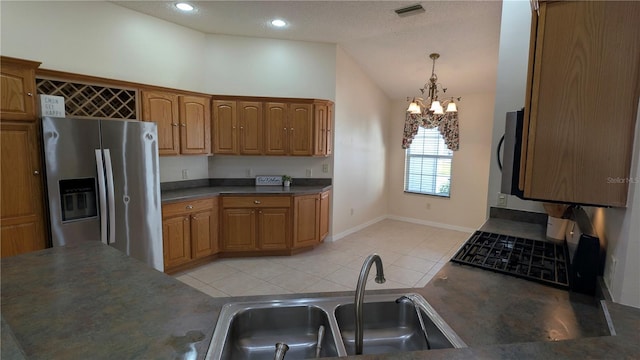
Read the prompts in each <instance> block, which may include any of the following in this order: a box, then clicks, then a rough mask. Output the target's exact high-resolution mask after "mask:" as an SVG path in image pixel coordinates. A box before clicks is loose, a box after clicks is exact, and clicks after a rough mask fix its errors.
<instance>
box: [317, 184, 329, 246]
mask: <svg viewBox="0 0 640 360" xmlns="http://www.w3.org/2000/svg"><path fill="white" fill-rule="evenodd" d="M330 212H331V190H327V191H324V192H322V193H320V237H319V238H320V241H323V240H324V239H325V238H326V237H327V235H329V218H330Z"/></svg>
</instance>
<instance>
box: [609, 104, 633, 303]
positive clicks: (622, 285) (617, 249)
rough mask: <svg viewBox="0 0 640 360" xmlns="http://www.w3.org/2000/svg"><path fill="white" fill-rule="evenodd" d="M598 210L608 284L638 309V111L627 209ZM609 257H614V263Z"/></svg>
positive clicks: (619, 299) (615, 296)
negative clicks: (601, 223) (603, 233)
mask: <svg viewBox="0 0 640 360" xmlns="http://www.w3.org/2000/svg"><path fill="white" fill-rule="evenodd" d="M639 109H640V107H639ZM601 213H602V214H601V215H602V218H603V219H602V221H603V222H604V224H605V226H604V227H605V230H604V232H605V234H606V239H607V240H608V246H607V263H606V266H605V270H604V274H605V276H604V279H605V282H606V284H607V287H608V288H609V290H610V291H611V296H612V297H613V299H614V300H615V301H616V302H620V303H622V304H625V305H630V306H635V307H638V308H640V111H638V116H637V117H636V133H635V145H634V149H633V160H632V163H631V175H630V177H629V195H628V200H627V208H626V209H624V208H610V209H602V210H601ZM612 258H614V259H616V262H617V264H615V266H614V263H613V261H611V259H612Z"/></svg>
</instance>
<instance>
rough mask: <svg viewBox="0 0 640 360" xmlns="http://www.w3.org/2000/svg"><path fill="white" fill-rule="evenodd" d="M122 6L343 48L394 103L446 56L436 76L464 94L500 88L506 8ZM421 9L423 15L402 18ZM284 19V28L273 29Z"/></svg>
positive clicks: (471, 4)
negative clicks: (403, 11) (434, 56)
mask: <svg viewBox="0 0 640 360" xmlns="http://www.w3.org/2000/svg"><path fill="white" fill-rule="evenodd" d="M115 3H116V4H118V5H121V6H123V7H126V8H129V9H132V10H135V11H138V12H141V13H144V14H147V15H150V16H154V17H157V18H160V19H164V20H167V21H169V22H172V23H175V24H179V25H182V26H185V27H188V28H191V29H194V30H198V31H201V32H203V33H207V34H227V35H239V36H251V37H264V38H274V39H286V40H298V41H314V42H326V43H334V44H338V45H339V46H340V47H341V48H343V49H344V50H345V52H346V53H348V54H349V55H350V56H351V57H353V58H354V60H355V61H356V62H357V63H358V64H359V65H360V66H361V67H362V69H363V70H364V71H365V72H366V73H367V74H368V75H369V76H370V77H371V79H372V80H373V81H374V82H375V83H376V84H378V86H379V87H380V88H381V89H382V90H383V91H384V92H385V93H386V94H387V95H388V96H389V97H390V98H392V99H404V98H406V97H407V96H415V95H417V94H419V91H418V89H419V88H420V87H422V86H423V85H424V83H425V82H426V81H427V80H428V79H429V76H430V75H431V65H432V64H431V60H430V59H429V53H432V52H437V53H440V54H441V57H440V59H439V60H438V61H437V62H436V74H437V75H438V77H439V80H440V82H442V84H443V85H444V86H445V87H447V88H448V91H447V93H448V94H451V95H459V94H460V95H461V94H470V93H480V92H487V91H492V90H493V89H494V88H495V82H496V68H497V62H498V45H499V36H500V17H501V10H502V3H501V2H500V1H486V0H483V1H420V2H415V1H189V3H190V4H192V5H193V6H195V8H196V10H195V11H194V12H192V13H183V12H180V11H177V10H176V9H175V6H174V5H175V3H176V2H175V1H116V2H115ZM416 3H419V4H421V5H422V6H423V7H424V9H425V11H424V12H420V13H417V14H415V15H410V16H405V17H400V16H398V15H397V14H396V13H395V12H394V10H395V9H398V8H402V7H406V6H410V5H415V4H416ZM274 18H281V19H284V20H286V21H287V22H288V26H287V27H285V28H280V29H279V28H274V27H272V26H271V24H270V22H271V20H272V19H274Z"/></svg>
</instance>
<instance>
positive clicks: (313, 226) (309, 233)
mask: <svg viewBox="0 0 640 360" xmlns="http://www.w3.org/2000/svg"><path fill="white" fill-rule="evenodd" d="M319 200H320V199H319V195H304V196H296V197H295V198H294V200H293V206H294V214H293V217H294V224H293V247H294V248H296V247H304V246H313V245H316V244H318V242H319V241H318V236H319V220H320V219H319V217H318V212H319V209H320V204H319Z"/></svg>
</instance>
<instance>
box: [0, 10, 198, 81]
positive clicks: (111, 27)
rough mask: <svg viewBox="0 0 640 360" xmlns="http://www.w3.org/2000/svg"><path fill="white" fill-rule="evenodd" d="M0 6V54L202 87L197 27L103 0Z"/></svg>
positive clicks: (114, 76)
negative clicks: (162, 18)
mask: <svg viewBox="0 0 640 360" xmlns="http://www.w3.org/2000/svg"><path fill="white" fill-rule="evenodd" d="M0 6H1V9H2V13H1V16H2V18H1V20H2V21H1V22H0V23H1V25H0V29H1V30H2V35H1V40H2V42H1V53H2V55H5V56H11V57H18V58H24V59H31V60H35V61H41V62H42V65H41V67H42V68H45V69H53V70H60V71H68V72H73V73H78V74H87V75H93V76H99V77H106V78H111V79H118V80H126V81H132V82H140V83H144V84H153V85H160V86H166V87H171V88H178V89H187V90H195V91H198V90H202V89H203V87H202V85H203V77H202V69H203V67H204V49H205V47H204V41H205V36H204V34H202V33H200V32H197V31H193V30H189V29H187V28H185V27H182V26H178V25H174V24H171V23H168V22H166V21H163V20H159V19H156V18H153V17H150V16H147V15H142V14H139V13H137V12H133V11H131V10H128V9H125V8H122V7H120V6H117V5H114V4H111V3H107V2H77V1H33V2H32V1H20V2H14V1H2V4H1V5H0ZM159 44H162V46H158V45H159Z"/></svg>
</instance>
